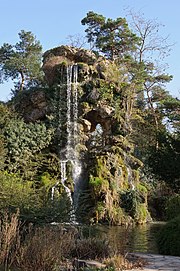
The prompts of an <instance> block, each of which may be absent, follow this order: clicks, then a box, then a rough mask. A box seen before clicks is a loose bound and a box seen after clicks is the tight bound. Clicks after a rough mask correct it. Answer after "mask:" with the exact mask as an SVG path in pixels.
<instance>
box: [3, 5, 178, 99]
mask: <svg viewBox="0 0 180 271" xmlns="http://www.w3.org/2000/svg"><path fill="white" fill-rule="evenodd" d="M128 9H129V10H133V11H134V12H140V13H143V14H144V17H145V18H146V19H147V20H149V19H150V20H154V19H155V20H157V21H158V22H159V23H160V24H163V25H164V27H163V29H162V30H161V35H163V36H164V37H166V36H169V42H170V43H171V44H174V45H173V47H172V51H171V52H170V56H169V57H168V58H166V59H165V60H164V61H165V62H166V63H167V64H168V66H169V68H168V70H167V71H166V72H167V73H169V74H171V75H173V80H172V81H171V82H170V83H169V84H168V85H167V89H168V91H169V92H170V93H171V94H172V95H173V96H174V97H179V96H180V31H179V26H180V13H179V11H180V1H179V0H171V1H169V0H167V1H165V0H0V10H1V16H0V26H1V30H0V46H1V45H2V44H3V43H10V44H15V43H16V42H18V33H19V32H20V31H21V30H25V31H31V32H32V33H33V34H34V35H35V36H36V39H37V40H39V41H40V43H41V45H42V46H43V51H44V52H45V51H46V50H48V49H52V48H54V47H57V46H60V45H62V44H67V43H68V42H69V41H68V39H67V38H68V36H69V35H72V36H75V35H85V32H84V29H85V27H84V26H82V25H81V20H82V19H83V18H84V17H86V14H87V13H88V12H89V11H94V12H95V13H98V14H101V15H103V16H104V17H106V18H112V19H116V18H117V17H126V14H127V10H128ZM12 86H13V85H12V82H11V81H9V82H8V83H4V84H0V100H1V101H7V100H8V99H10V98H11V95H10V90H11V88H12Z"/></svg>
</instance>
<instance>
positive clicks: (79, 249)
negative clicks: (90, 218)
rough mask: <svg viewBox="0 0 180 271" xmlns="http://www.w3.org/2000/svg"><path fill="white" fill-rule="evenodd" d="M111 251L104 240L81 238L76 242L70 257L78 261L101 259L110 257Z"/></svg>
mask: <svg viewBox="0 0 180 271" xmlns="http://www.w3.org/2000/svg"><path fill="white" fill-rule="evenodd" d="M111 254H112V250H111V247H110V245H109V243H108V242H107V241H106V240H105V239H101V240H100V239H96V238H90V237H89V238H87V239H86V238H83V239H77V240H76V246H75V248H74V250H73V251H72V256H73V257H77V258H78V259H91V260H94V259H103V258H106V257H109V256H111Z"/></svg>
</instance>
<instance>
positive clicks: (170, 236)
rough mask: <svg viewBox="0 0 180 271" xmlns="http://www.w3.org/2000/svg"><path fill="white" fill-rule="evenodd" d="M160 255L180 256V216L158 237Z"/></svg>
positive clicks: (168, 224)
mask: <svg viewBox="0 0 180 271" xmlns="http://www.w3.org/2000/svg"><path fill="white" fill-rule="evenodd" d="M157 245H158V249H159V253H161V254H165V255H173V256H180V216H178V217H176V218H174V219H172V220H170V221H169V222H168V223H167V224H165V225H164V227H163V228H162V230H161V231H160V232H159V233H158V235H157Z"/></svg>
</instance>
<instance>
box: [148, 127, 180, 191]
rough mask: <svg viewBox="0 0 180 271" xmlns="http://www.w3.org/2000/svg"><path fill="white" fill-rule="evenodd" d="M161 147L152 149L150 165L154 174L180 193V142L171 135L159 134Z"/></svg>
mask: <svg viewBox="0 0 180 271" xmlns="http://www.w3.org/2000/svg"><path fill="white" fill-rule="evenodd" d="M158 139H159V147H158V149H156V147H154V148H153V147H152V148H151V149H150V154H149V159H148V163H149V165H150V167H151V168H152V172H153V173H154V174H155V175H156V176H159V178H160V179H163V180H164V181H165V182H166V183H167V184H168V185H169V186H170V187H171V188H172V189H173V190H174V191H175V192H177V193H178V192H179V191H180V180H179V176H180V168H179V162H180V141H179V139H178V138H176V137H174V136H173V135H172V134H170V133H166V132H165V133H163V132H162V133H160V134H159V137H158Z"/></svg>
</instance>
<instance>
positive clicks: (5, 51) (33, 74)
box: [0, 30, 42, 92]
mask: <svg viewBox="0 0 180 271" xmlns="http://www.w3.org/2000/svg"><path fill="white" fill-rule="evenodd" d="M18 35H19V38H20V41H19V42H17V43H16V44H15V45H10V44H8V43H4V44H3V45H2V46H1V48H0V81H1V83H2V82H3V81H7V80H9V79H12V80H13V81H14V86H15V90H16V92H18V91H22V90H23V89H25V88H26V87H29V86H34V85H36V84H37V83H39V82H41V80H42V71H41V56H42V46H41V45H40V42H39V41H37V40H36V38H35V36H34V35H33V34H32V33H31V32H30V31H28V32H26V31H24V30H22V31H21V32H20V33H19V34H18Z"/></svg>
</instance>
